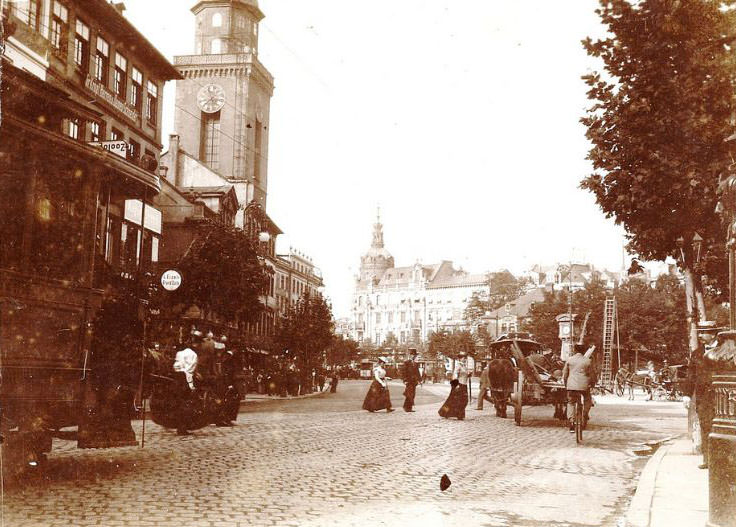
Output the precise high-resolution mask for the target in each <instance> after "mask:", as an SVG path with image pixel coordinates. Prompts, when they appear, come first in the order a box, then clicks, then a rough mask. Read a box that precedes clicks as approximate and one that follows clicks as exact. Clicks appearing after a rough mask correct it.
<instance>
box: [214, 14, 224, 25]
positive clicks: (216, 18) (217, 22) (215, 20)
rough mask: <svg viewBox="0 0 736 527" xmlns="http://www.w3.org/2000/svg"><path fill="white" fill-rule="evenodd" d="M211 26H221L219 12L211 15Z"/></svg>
mask: <svg viewBox="0 0 736 527" xmlns="http://www.w3.org/2000/svg"><path fill="white" fill-rule="evenodd" d="M212 27H222V15H221V14H220V13H215V14H214V15H212Z"/></svg>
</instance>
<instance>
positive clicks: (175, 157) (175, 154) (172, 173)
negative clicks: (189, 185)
mask: <svg viewBox="0 0 736 527" xmlns="http://www.w3.org/2000/svg"><path fill="white" fill-rule="evenodd" d="M169 160H170V163H171V166H170V167H169V174H168V176H169V177H168V178H167V179H168V180H169V181H173V183H174V186H175V187H176V188H181V187H182V186H183V178H182V176H183V174H181V171H180V170H179V134H176V133H174V134H170V135H169Z"/></svg>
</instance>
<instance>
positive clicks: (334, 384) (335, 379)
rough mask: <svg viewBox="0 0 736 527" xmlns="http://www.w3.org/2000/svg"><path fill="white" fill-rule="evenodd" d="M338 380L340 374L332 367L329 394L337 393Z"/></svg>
mask: <svg viewBox="0 0 736 527" xmlns="http://www.w3.org/2000/svg"><path fill="white" fill-rule="evenodd" d="M339 380H340V373H339V371H338V369H337V367H335V366H333V368H332V372H331V374H330V393H337V382H338V381H339Z"/></svg>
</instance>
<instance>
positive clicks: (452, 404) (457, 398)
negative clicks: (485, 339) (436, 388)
mask: <svg viewBox="0 0 736 527" xmlns="http://www.w3.org/2000/svg"><path fill="white" fill-rule="evenodd" d="M465 361H466V356H465V354H464V353H461V354H460V356H459V357H458V358H457V359H456V360H455V368H454V369H453V371H452V380H451V381H450V395H449V396H448V397H447V400H445V403H444V404H443V405H442V406H441V407H440V409H439V410H438V412H437V413H438V414H439V415H440V416H441V417H444V418H445V419H447V418H449V417H457V419H458V420H459V421H462V420H463V419H465V407H466V406H467V405H468V387H467V385H465V384H463V381H466V382H467V378H468V367H467V365H466V364H465Z"/></svg>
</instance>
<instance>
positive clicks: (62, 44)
mask: <svg viewBox="0 0 736 527" xmlns="http://www.w3.org/2000/svg"><path fill="white" fill-rule="evenodd" d="M68 22H69V11H68V10H67V8H66V7H65V6H64V5H63V4H62V3H61V2H59V0H54V10H53V14H52V16H51V38H50V40H51V45H52V46H54V48H56V50H57V52H58V53H59V54H60V55H62V56H63V55H64V54H65V53H66V35H67V23H68Z"/></svg>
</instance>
